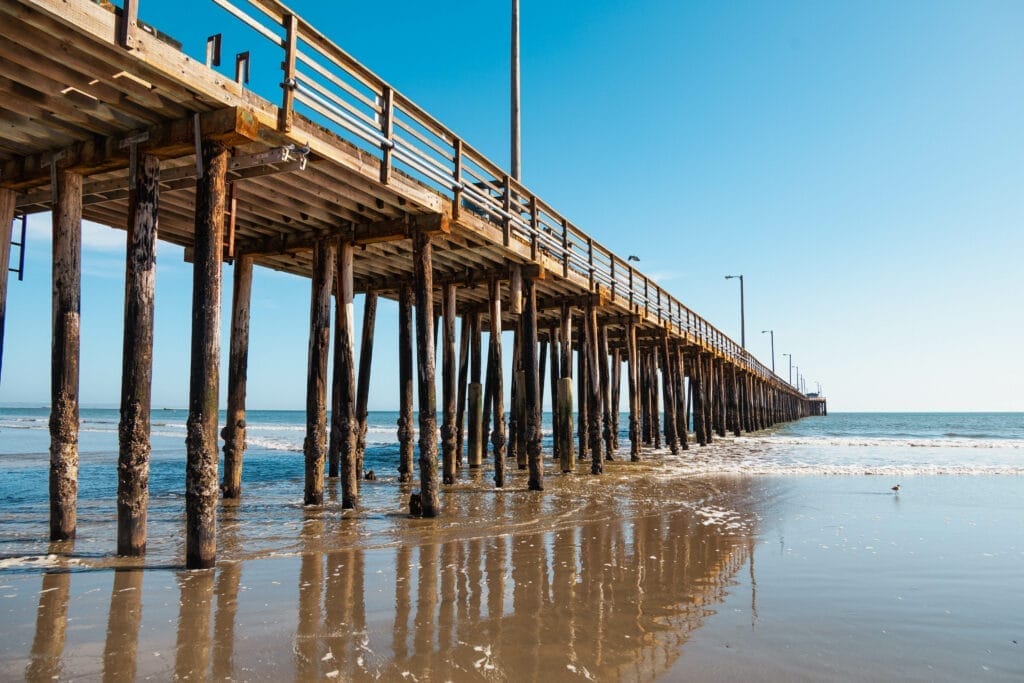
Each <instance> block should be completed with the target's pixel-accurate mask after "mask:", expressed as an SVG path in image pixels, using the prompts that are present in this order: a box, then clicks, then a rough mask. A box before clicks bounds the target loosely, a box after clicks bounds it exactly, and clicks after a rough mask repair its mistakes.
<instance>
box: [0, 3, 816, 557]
mask: <svg viewBox="0 0 1024 683" xmlns="http://www.w3.org/2000/svg"><path fill="white" fill-rule="evenodd" d="M211 1H212V2H214V3H215V4H217V5H218V6H220V7H222V8H224V9H225V10H226V14H225V21H226V22H229V23H230V26H229V27H230V28H231V30H236V31H237V30H240V29H244V30H245V31H247V32H249V35H251V36H252V40H254V41H257V40H258V41H269V42H270V43H271V44H272V45H273V46H275V49H279V50H280V56H281V72H276V73H273V74H267V75H266V78H263V79H260V80H261V82H271V81H272V82H273V83H275V84H278V83H280V84H282V85H281V87H280V88H276V89H274V91H273V92H256V91H253V90H250V89H249V88H248V87H246V85H245V84H244V83H243V82H242V81H244V80H245V79H244V74H245V71H246V70H247V69H248V65H247V63H246V62H245V61H244V59H242V56H241V55H240V58H239V60H238V62H237V65H238V66H237V69H236V70H237V74H236V76H237V78H236V79H232V78H231V77H228V76H225V75H223V74H222V73H220V72H219V71H218V70H217V69H216V68H215V65H213V64H212V63H213V62H216V61H217V59H216V53H217V52H218V51H219V48H218V45H219V40H217V39H216V38H213V37H212V38H211V41H210V49H209V50H208V52H209V56H208V60H207V61H208V62H211V63H210V64H204V63H202V62H200V61H196V60H195V59H192V58H190V57H189V56H187V55H185V54H184V53H183V52H182V51H181V50H180V46H179V45H178V44H177V43H175V42H174V41H173V40H171V39H169V38H167V37H166V36H164V35H162V34H161V33H160V32H159V31H158V30H157V29H155V28H153V27H149V26H148V25H146V24H145V23H144V22H143V21H141V20H140V14H139V11H140V8H139V7H138V4H137V0H124V1H123V7H114V6H111V5H110V4H109V3H106V2H103V3H99V4H97V3H95V2H90V1H88V0H0V56H2V59H0V94H2V98H0V121H2V122H3V128H2V130H3V133H2V135H0V164H2V166H0V225H11V223H12V220H13V219H14V218H15V216H16V215H20V214H24V213H34V212H42V211H51V210H52V211H53V244H54V262H53V263H54V266H53V287H54V289H53V292H54V293H53V305H54V323H53V370H52V376H53V386H52V395H53V413H52V416H51V437H52V445H51V484H50V495H51V525H50V526H51V535H52V537H53V538H55V539H65V538H71V537H73V536H74V533H75V503H76V493H77V477H76V475H77V440H78V434H77V414H78V391H77V383H78V360H79V348H78V325H79V320H78V312H79V305H78V302H79V296H80V289H81V284H80V278H81V266H80V262H81V236H80V235H81V222H82V220H83V219H88V220H92V221H96V222H98V223H102V224H105V225H109V226H111V227H114V228H119V229H125V230H127V231H128V241H127V260H128V267H127V283H126V301H125V340H124V359H123V367H124V375H123V378H122V402H121V428H120V455H119V466H118V476H119V486H118V553H120V554H128V555H131V554H141V553H143V552H144V551H145V520H146V496H147V478H148V458H149V443H148V440H149V395H150V377H151V370H152V360H153V359H152V326H153V310H154V306H155V303H156V302H157V301H159V288H158V287H157V286H156V283H155V277H154V269H153V252H154V244H155V240H157V239H162V240H166V241H168V242H172V243H174V244H178V245H181V246H183V247H184V248H185V253H186V258H187V259H188V260H190V261H191V262H192V263H193V267H194V293H193V305H192V310H193V329H192V347H191V354H192V356H191V357H192V369H191V378H190V384H189V387H190V390H189V418H188V436H187V451H188V463H187V474H186V509H187V538H186V546H187V563H188V566H190V567H206V566H210V565H212V564H213V562H214V560H215V556H216V526H215V511H216V505H217V500H218V496H219V495H223V496H225V497H237V496H239V495H241V490H242V476H241V473H242V462H243V452H244V449H245V384H246V356H247V348H248V331H249V312H250V306H249V293H250V290H251V281H252V278H253V276H254V275H256V276H258V270H257V271H255V272H254V268H253V266H261V267H263V268H271V269H274V270H279V271H284V272H288V273H293V274H296V275H301V276H306V277H309V278H310V281H311V299H310V301H311V303H310V334H309V349H308V353H309V365H308V399H307V435H306V442H305V449H304V452H305V459H306V482H305V493H304V500H305V502H306V503H307V504H308V505H319V504H321V503H322V501H323V488H324V474H325V471H324V470H325V465H326V466H327V474H328V476H332V477H334V476H339V477H341V486H342V492H343V506H344V507H346V508H354V509H358V507H359V480H360V475H361V473H362V449H363V447H364V433H365V429H366V403H367V392H368V388H369V385H370V382H371V381H372V379H371V377H370V363H369V359H370V357H371V353H372V351H373V342H374V338H373V327H374V312H375V310H376V302H377V300H378V298H387V299H393V300H397V301H398V303H399V321H400V324H399V343H398V347H399V348H398V353H399V367H400V382H401V386H400V392H399V396H400V397H401V405H400V413H401V419H400V423H399V427H398V440H399V444H400V453H401V454H400V460H399V462H397V463H396V467H398V469H399V472H400V473H401V478H402V480H403V481H408V480H411V479H412V478H413V475H414V472H413V454H414V451H418V455H419V460H418V473H419V491H418V494H415V495H414V496H413V499H412V500H411V503H410V509H411V511H412V512H413V513H415V514H422V515H423V516H427V517H432V516H435V515H439V514H443V513H444V511H443V510H442V509H440V505H439V498H438V491H439V487H440V486H445V485H448V484H450V483H451V482H452V481H453V480H454V477H455V473H456V471H457V470H458V469H459V468H460V467H471V468H473V467H481V466H483V465H484V462H485V460H487V459H489V460H490V462H491V463H492V466H493V471H494V483H495V485H496V486H502V485H504V483H505V469H506V467H508V466H511V465H512V464H513V463H515V466H516V467H518V468H520V469H524V470H527V471H528V486H529V488H530V489H531V490H535V491H542V490H543V489H544V483H545V476H546V475H547V476H550V475H552V474H555V473H568V472H573V471H581V470H577V468H578V467H580V468H582V471H589V472H590V473H592V474H595V475H597V474H600V473H601V472H602V469H603V466H604V465H603V463H604V462H605V461H606V460H609V459H612V458H613V457H614V454H615V449H616V447H617V445H618V443H617V442H618V438H619V437H618V434H619V425H618V414H619V411H618V406H619V398H620V396H621V392H622V391H623V386H622V385H623V384H625V385H626V386H625V391H626V394H627V397H626V398H627V402H628V405H629V424H628V434H629V439H630V451H629V452H630V457H631V459H632V460H638V459H640V458H642V457H643V453H644V449H645V448H650V447H659V446H661V445H662V444H664V446H666V447H668V448H670V449H671V450H672V451H673V452H676V451H678V450H679V449H685V448H687V447H688V441H689V438H690V433H691V432H692V433H693V435H694V438H695V440H696V443H698V444H700V445H705V444H707V443H709V442H711V441H712V440H713V439H714V438H716V437H721V436H725V434H726V433H727V432H731V433H733V434H737V435H738V434H740V433H741V432H743V431H753V430H758V429H764V428H766V427H768V426H770V425H772V424H775V423H779V422H783V421H788V420H794V419H798V418H800V417H803V416H806V415H808V414H810V413H811V405H812V402H811V401H810V400H808V399H807V397H805V396H803V395H802V394H801V393H800V392H799V391H797V390H796V389H795V388H794V387H792V386H790V385H789V384H788V383H786V382H785V381H783V380H782V379H780V378H779V377H778V376H776V375H775V374H774V373H773V372H771V371H770V370H769V369H768V368H766V367H765V366H764V365H763V364H761V363H760V362H759V361H758V360H757V359H755V358H754V357H753V356H752V355H750V354H749V353H747V352H746V351H745V350H744V349H742V348H740V346H739V345H738V344H736V343H735V342H734V341H733V340H731V339H730V338H728V337H727V336H725V335H724V334H722V333H721V332H720V331H719V330H718V329H716V328H715V327H714V326H712V325H711V324H710V323H709V322H708V321H706V320H704V319H703V318H701V317H700V316H699V315H697V314H696V313H694V312H693V311H691V310H690V309H688V308H687V307H686V306H684V305H683V304H682V303H681V302H679V301H678V300H677V299H675V298H674V297H672V296H671V295H670V294H669V293H668V292H666V291H665V290H664V289H662V288H661V287H659V286H658V285H657V283H655V282H653V281H652V280H650V279H649V278H648V277H646V276H645V275H644V274H643V273H641V272H640V271H639V270H637V269H635V268H633V267H632V266H631V264H630V263H629V262H627V261H626V260H623V259H622V258H620V257H619V256H617V255H615V254H613V253H611V252H610V251H609V250H608V249H606V248H604V247H603V246H601V245H600V244H599V243H598V242H597V241H596V240H594V239H593V237H591V236H590V235H588V234H586V233H585V232H583V231H582V230H581V229H579V228H578V227H577V226H575V225H574V224H573V223H572V222H571V221H570V220H569V219H568V218H566V217H565V216H563V215H561V214H559V213H558V212H557V211H556V210H555V209H554V208H553V207H551V206H550V205H548V204H547V203H546V202H545V201H544V200H543V199H541V198H540V197H538V196H537V195H536V194H535V193H534V192H533V191H531V190H530V189H529V188H527V187H525V186H523V185H522V184H520V183H519V182H517V181H516V180H514V179H513V178H512V177H510V175H509V173H507V172H505V171H504V170H502V169H501V168H499V167H498V166H497V165H496V164H494V163H492V162H491V161H489V160H488V159H487V158H486V157H485V156H484V155H483V154H481V153H480V152H478V151H477V150H475V149H474V148H473V147H472V146H471V145H470V143H469V142H468V141H464V140H462V139H461V138H459V137H458V136H457V135H456V134H455V133H454V132H452V131H451V130H449V129H448V128H446V127H445V126H444V125H443V124H442V123H441V122H439V121H437V120H435V119H434V118H432V117H431V116H430V115H429V114H427V113H426V112H425V111H423V110H422V109H420V108H419V107H417V106H416V105H415V104H414V103H413V102H411V101H409V100H408V99H407V98H406V97H404V96H403V95H402V94H401V92H400V91H398V90H397V89H395V88H394V87H392V86H391V85H390V84H388V83H386V82H384V81H383V80H381V79H380V78H379V77H377V76H376V75H375V74H374V73H373V72H371V71H370V70H369V69H367V68H366V67H364V66H362V65H361V64H360V63H359V62H357V61H356V60H355V59H353V58H352V57H351V56H349V55H348V54H347V53H345V52H344V51H343V50H342V49H341V48H339V47H338V46H336V45H335V44H334V43H333V42H331V41H330V39H329V38H328V37H326V36H324V35H322V34H321V33H320V32H318V31H317V30H316V29H315V28H314V27H312V26H310V25H309V24H307V23H306V22H305V21H303V20H302V19H301V18H300V17H299V16H297V15H296V14H294V13H293V12H292V11H291V10H290V9H289V8H287V7H286V6H284V5H282V4H281V3H279V2H276V1H274V0H249V1H248V3H246V4H244V5H243V4H242V3H241V2H239V3H237V4H231V3H230V2H229V1H228V0H211ZM141 9H142V12H143V14H142V15H141V17H142V18H144V11H145V7H144V6H143V7H142V8H141ZM157 28H158V27H157ZM275 68H276V65H275ZM257 90H259V88H257ZM4 233H5V234H4V236H3V240H2V243H0V254H7V253H8V251H9V248H10V245H9V244H8V243H7V240H8V239H9V237H10V236H9V234H7V231H6V230H5V231H4ZM224 261H227V262H230V263H233V264H234V265H233V273H234V282H233V285H232V288H231V291H232V301H233V306H232V320H231V326H230V327H231V339H230V340H229V344H230V351H231V352H230V364H229V369H228V405H227V415H228V418H227V424H226V425H224V426H223V428H222V430H221V431H220V432H219V433H220V435H221V436H222V437H223V443H224V446H223V448H224V454H225V471H224V473H223V481H222V482H221V481H218V472H217V455H218V454H217V449H218V446H219V440H218V426H219V425H218V424H217V420H218V412H217V410H218V405H217V389H218V386H219V373H220V368H219V357H220V347H221V339H220V335H219V330H220V320H219V316H220V300H221V292H222V285H221V281H220V280H221V264H222V262H224ZM357 295H362V296H365V297H366V305H365V306H364V311H365V313H364V315H365V318H364V321H363V328H362V329H363V336H362V339H361V340H360V345H361V350H360V354H359V358H360V364H359V366H358V367H357V365H356V362H355V358H356V352H355V347H356V340H355V337H354V329H355V325H354V320H353V301H354V297H355V296H357ZM332 298H333V305H334V308H335V316H334V319H335V320H336V324H335V328H334V330H333V331H332V330H331V323H330V321H331V303H332ZM5 299H6V280H5V279H3V278H0V330H2V316H3V302H4V301H5ZM460 318H461V328H462V335H461V339H462V343H461V345H460V348H459V349H458V350H456V333H455V330H456V327H457V326H458V320H459V319H460ZM413 320H415V323H414V322H413ZM435 326H439V327H440V330H436V329H435ZM503 329H504V330H513V331H514V333H515V343H514V344H513V348H512V349H511V350H509V349H503V345H502V339H501V331H502V330H503ZM485 332H486V333H488V343H487V345H486V346H485V345H484V344H483V342H482V334H483V333H485ZM438 333H440V334H439V335H438ZM413 335H415V339H416V361H415V363H413V359H412V337H413ZM332 337H333V354H334V355H333V357H334V375H333V377H330V378H329V377H328V376H327V374H328V373H327V368H328V363H327V360H328V353H331V352H332V349H331V344H332ZM435 339H436V340H437V341H436V343H437V345H438V346H440V354H436V353H435ZM485 348H486V349H487V354H486V359H485V358H484V357H483V349H485ZM0 350H2V349H0ZM380 352H381V351H380V350H378V353H380ZM505 354H508V355H510V356H511V358H512V363H513V372H512V374H511V376H508V377H505V376H503V365H502V358H503V355H505ZM573 354H575V359H574V357H573ZM437 355H439V356H440V364H441V369H440V374H441V377H440V383H441V406H440V411H438V409H437V405H436V396H437V387H436V385H437V383H438V377H437V369H436V367H435V364H436V356H437ZM622 363H626V366H627V367H626V371H625V373H623V372H622V367H621V366H622ZM545 364H547V366H548V367H547V368H544V366H545ZM414 369H415V373H414ZM545 369H546V370H547V371H548V372H545V371H544V370H545ZM414 374H415V385H416V387H417V391H418V396H419V408H420V410H419V425H418V427H419V434H420V440H419V444H418V448H417V447H415V446H414V444H413V442H412V439H413V424H412V415H413V410H412V391H413V383H414V379H413V376H414ZM545 374H549V375H550V377H549V378H546V377H545ZM623 374H625V377H626V381H625V382H623ZM574 376H575V379H573V377H574ZM545 380H547V381H545ZM574 389H575V392H574ZM545 390H547V391H548V392H549V395H550V398H551V405H552V406H553V408H554V412H555V414H556V417H555V420H554V428H555V429H554V431H555V436H554V444H555V446H554V452H553V453H545V452H543V450H542V447H541V431H540V419H541V405H542V401H543V392H544V391H545ZM574 394H575V395H574ZM574 404H575V406H574ZM328 407H330V409H331V416H332V418H331V422H330V424H328V423H327V418H326V414H327V408H328ZM574 407H575V410H574ZM506 408H508V409H509V410H510V413H509V414H508V422H507V424H506ZM438 412H440V444H441V448H440V456H441V458H440V460H441V468H440V470H441V471H440V475H439V473H438V459H439V458H438V455H439V453H438V443H439V440H438V438H436V436H435V435H436V434H437V433H438ZM691 415H692V424H691ZM574 433H575V434H576V435H577V436H578V443H577V442H574V439H573V435H574ZM488 441H489V442H490V444H491V448H490V449H488V448H487V445H488ZM488 456H489V457H488ZM552 456H553V459H552ZM581 461H585V464H584V463H583V462H581Z"/></svg>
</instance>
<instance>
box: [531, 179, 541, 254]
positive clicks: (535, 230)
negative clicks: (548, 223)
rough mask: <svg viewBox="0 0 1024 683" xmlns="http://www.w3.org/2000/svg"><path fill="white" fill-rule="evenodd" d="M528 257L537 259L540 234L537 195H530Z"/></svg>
mask: <svg viewBox="0 0 1024 683" xmlns="http://www.w3.org/2000/svg"><path fill="white" fill-rule="evenodd" d="M530 229H531V234H530V258H531V259H533V260H534V261H536V260H537V239H538V236H539V235H540V220H539V219H538V218H537V195H535V194H531V195H530Z"/></svg>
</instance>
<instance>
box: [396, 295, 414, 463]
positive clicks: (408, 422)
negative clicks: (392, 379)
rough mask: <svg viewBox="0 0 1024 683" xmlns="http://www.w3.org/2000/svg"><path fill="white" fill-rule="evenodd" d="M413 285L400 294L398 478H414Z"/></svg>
mask: <svg viewBox="0 0 1024 683" xmlns="http://www.w3.org/2000/svg"><path fill="white" fill-rule="evenodd" d="M412 304H413V294H412V285H403V286H402V288H401V290H400V291H399V295H398V454H399V455H398V480H399V481H400V482H402V483H406V482H410V481H412V470H413V453H414V450H415V448H414V444H413V427H412Z"/></svg>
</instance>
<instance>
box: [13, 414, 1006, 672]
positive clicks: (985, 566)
mask: <svg viewBox="0 0 1024 683" xmlns="http://www.w3.org/2000/svg"><path fill="white" fill-rule="evenodd" d="M47 417H48V411H47V410H46V409H45V408H3V409H0V474H2V476H0V501H2V502H3V507H2V510H0V609H3V610H4V614H5V619H4V622H3V625H2V626H0V634H2V636H3V638H2V639H0V643H2V644H0V678H4V679H11V678H22V677H24V678H29V679H36V678H38V679H42V678H49V677H51V676H58V677H61V678H63V677H74V676H82V677H87V678H91V677H99V676H101V675H102V676H104V677H107V678H108V679H114V680H118V679H131V678H135V677H145V676H152V677H156V678H166V677H171V676H176V677H186V676H191V677H195V676H199V677H201V678H213V679H218V678H227V677H231V678H235V679H280V678H293V679H296V680H308V679H316V678H320V679H322V678H328V679H331V678H334V679H340V680H364V679H365V680H435V679H437V680H439V679H445V680H480V679H484V680H531V679H532V680H536V679H537V678H540V677H544V678H550V679H554V680H577V679H584V680H624V679H628V680H655V679H664V680H741V679H753V678H756V679H758V680H778V681H791V680H892V679H900V680H965V679H978V680H1021V679H1022V678H1024V646H1022V645H1021V643H1024V620H1021V618H1020V614H1021V613H1022V612H1024V582H1022V581H1020V577H1021V567H1024V498H1022V497H1021V494H1020V491H1021V484H1022V481H1024V480H1022V478H1021V475H1022V474H1024V414H1021V413H957V414H952V413H951V414H910V413H907V414H874V413H858V414H854V413H846V414H840V413H833V414H831V415H829V416H827V417H820V418H805V419H803V420H800V421H798V422H795V423H791V424H786V425H781V426H779V427H777V428H774V429H772V430H767V431H764V432H758V433H755V434H750V435H743V436H741V437H735V438H734V437H727V438H724V439H715V441H714V443H713V444H711V445H710V446H707V447H704V448H701V447H698V446H696V445H695V444H692V443H691V446H690V449H689V450H687V451H683V452H681V453H680V454H678V455H672V454H670V453H668V452H667V451H665V450H661V451H653V450H645V452H644V459H643V461H642V462H640V463H630V462H628V460H629V458H628V441H627V439H626V434H625V433H622V434H620V441H621V443H622V445H623V446H624V447H625V448H626V452H625V457H621V455H620V457H619V458H618V459H617V461H616V462H614V463H609V464H608V467H607V468H606V473H605V475H603V476H600V477H594V476H591V475H589V474H587V473H586V472H587V471H588V468H578V469H577V474H574V475H570V476H563V475H561V474H560V473H557V472H556V469H555V468H554V467H552V466H551V465H550V459H549V458H546V462H547V463H548V465H547V472H546V479H545V486H546V490H545V491H544V492H543V493H539V494H537V493H530V492H528V491H527V490H526V473H525V472H522V471H519V470H517V469H516V468H515V466H514V463H510V465H511V466H510V467H508V468H507V469H508V473H509V480H508V485H507V486H506V489H505V490H503V491H496V490H495V489H494V488H493V486H492V483H491V480H490V466H489V464H488V463H487V462H486V461H485V467H484V468H483V469H482V470H475V471H472V470H468V469H463V470H462V471H460V474H459V477H458V481H457V483H456V484H455V485H454V486H452V487H448V488H443V489H442V495H441V504H442V516H441V517H440V518H439V519H437V520H414V519H410V518H408V516H407V515H406V514H405V506H406V499H407V496H408V492H409V490H410V487H409V486H408V485H406V486H401V485H399V484H398V483H397V460H398V445H397V440H396V437H395V429H396V425H395V423H396V421H397V418H398V415H397V413H393V412H373V413H371V414H370V416H369V420H368V434H367V452H366V461H365V467H366V468H367V469H373V470H374V471H375V473H376V475H377V477H378V479H377V480H376V481H373V482H363V483H362V486H361V498H360V507H359V509H358V510H357V511H356V512H354V513H353V512H351V511H344V512H343V511H342V509H341V506H340V491H339V488H338V484H337V482H336V481H330V480H329V481H328V483H327V489H326V494H327V495H326V502H325V505H324V506H323V507H322V508H317V509H308V508H304V507H303V506H302V489H303V458H302V452H301V449H302V441H303V438H304V432H305V415H304V413H303V412H301V411H250V412H249V413H248V415H247V422H248V443H249V447H248V450H247V451H246V454H245V467H244V472H243V497H242V499H241V501H240V502H237V503H229V504H225V505H222V506H221V510H220V514H219V519H218V525H219V536H218V542H219V547H218V566H217V568H216V569H215V570H209V571H198V572H189V571H185V570H183V568H182V565H183V556H184V544H183V538H182V535H183V531H184V476H185V475H184V461H185V449H184V433H185V420H186V417H187V413H186V412H185V411H179V410H157V411H154V412H153V428H152V429H153V438H152V441H153V454H152V464H151V476H150V517H149V547H148V551H147V556H146V558H145V559H144V560H143V561H138V560H128V559H125V558H116V557H114V556H113V550H114V547H115V539H116V506H115V500H116V486H117V483H116V461H117V422H118V413H117V411H116V410H105V409H85V410H82V413H81V433H80V453H81V465H80V471H79V480H80V491H79V529H78V538H77V539H76V540H75V542H74V543H73V544H57V545H51V544H49V543H48V542H47V540H46V533H47V514H48V501H47V476H48V475H47V467H48V457H49V456H48V439H49V437H48V431H47ZM549 420H550V416H545V452H546V453H550V424H549ZM620 424H621V425H622V426H623V427H624V426H625V425H626V424H627V421H626V419H625V416H623V419H622V420H621V422H620ZM896 484H900V485H901V486H900V490H899V491H898V492H893V491H892V490H891V487H892V486H895V485H896ZM413 486H415V483H414V484H413Z"/></svg>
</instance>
